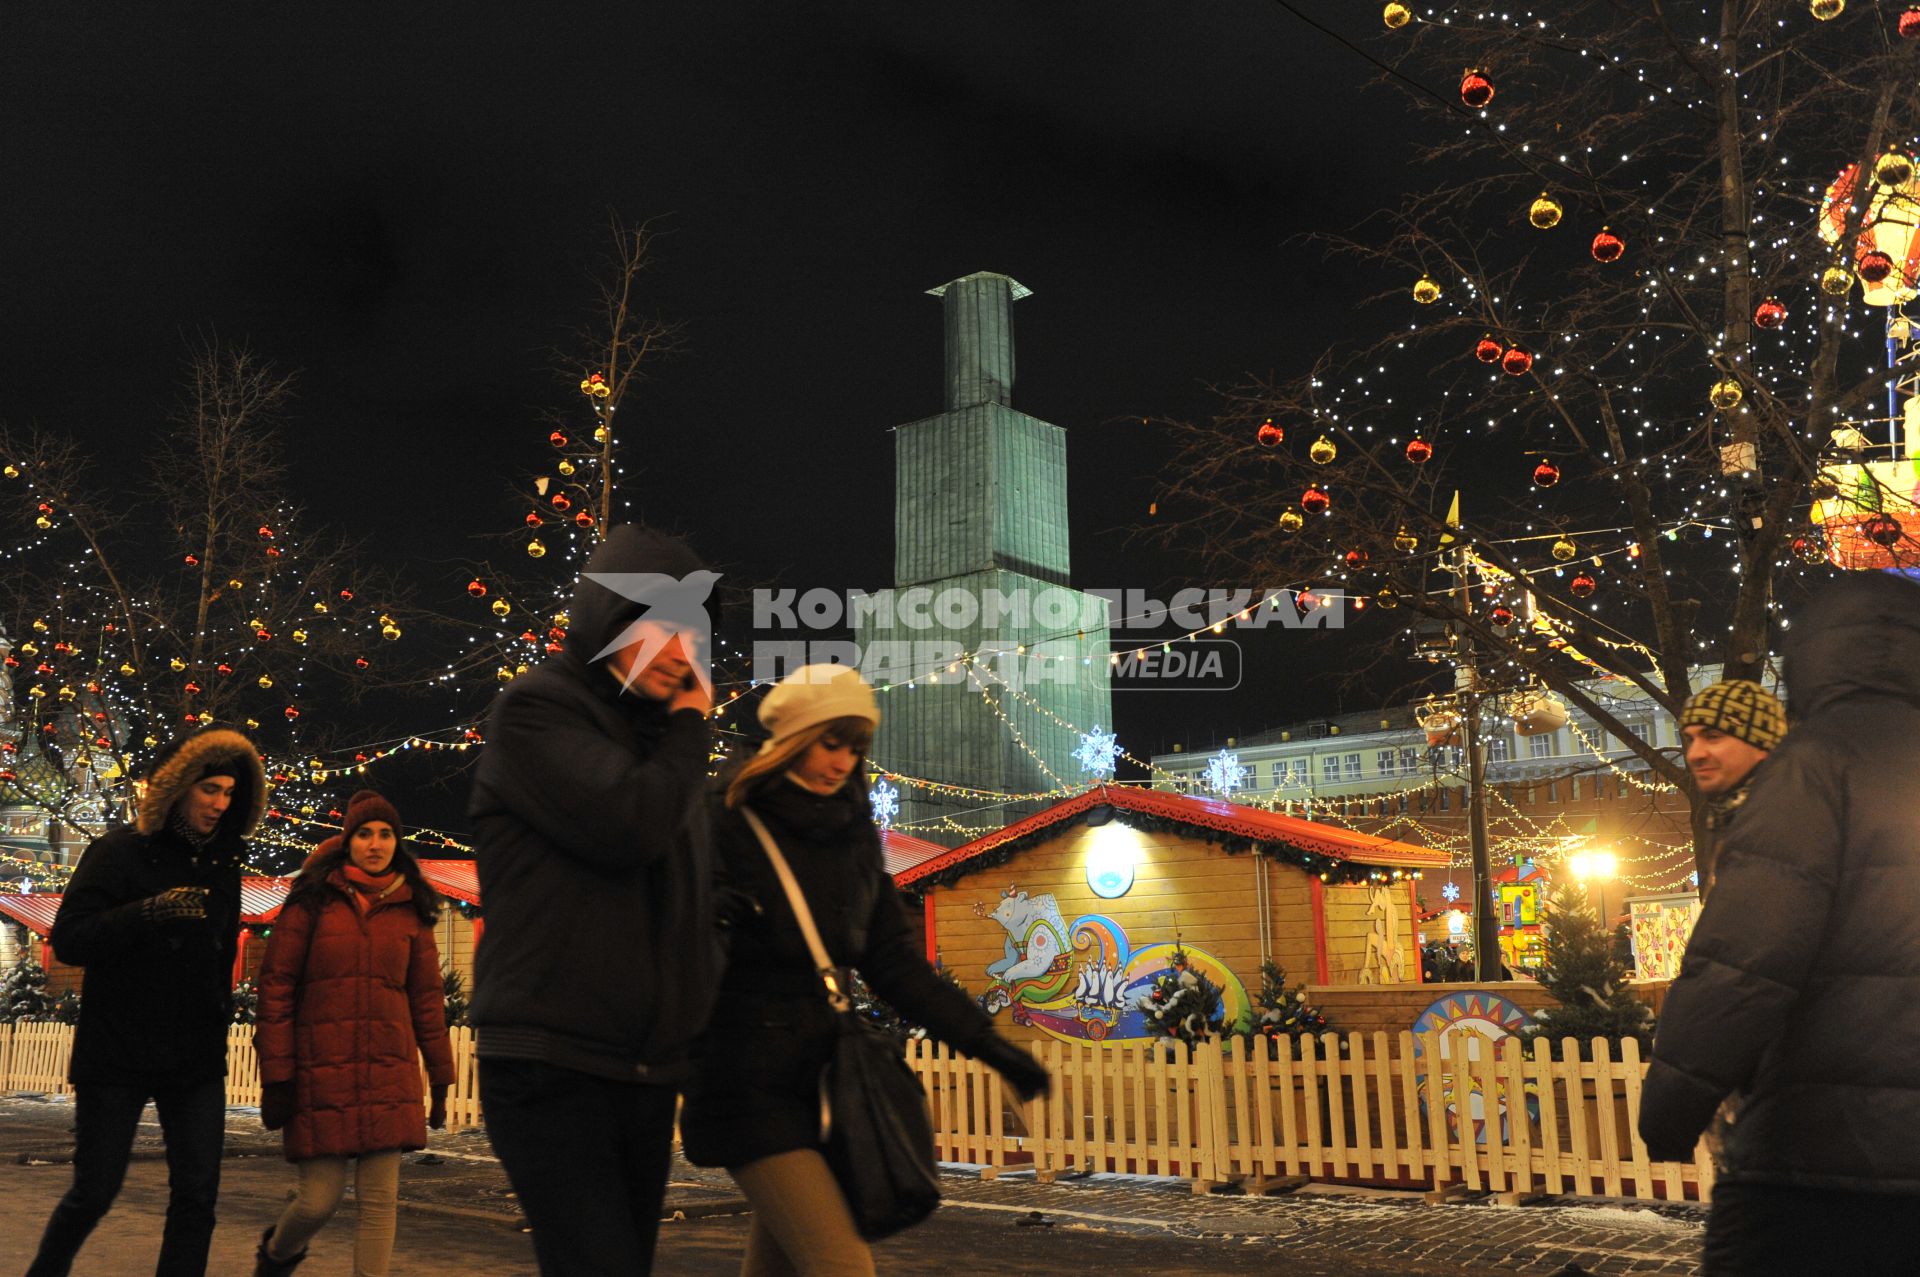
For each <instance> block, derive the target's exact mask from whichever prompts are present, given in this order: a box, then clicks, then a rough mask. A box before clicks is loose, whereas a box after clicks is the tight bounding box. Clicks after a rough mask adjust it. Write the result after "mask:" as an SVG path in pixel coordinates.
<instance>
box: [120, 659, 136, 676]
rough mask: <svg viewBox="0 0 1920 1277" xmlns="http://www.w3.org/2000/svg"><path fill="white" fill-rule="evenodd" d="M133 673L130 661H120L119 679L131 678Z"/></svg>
mask: <svg viewBox="0 0 1920 1277" xmlns="http://www.w3.org/2000/svg"><path fill="white" fill-rule="evenodd" d="M134 673H135V670H134V668H133V662H132V661H122V662H120V677H121V678H132V677H133V676H134Z"/></svg>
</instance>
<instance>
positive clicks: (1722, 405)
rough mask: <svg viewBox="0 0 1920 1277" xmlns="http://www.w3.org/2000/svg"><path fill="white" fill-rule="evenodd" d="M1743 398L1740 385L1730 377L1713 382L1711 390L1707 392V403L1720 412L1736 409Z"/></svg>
mask: <svg viewBox="0 0 1920 1277" xmlns="http://www.w3.org/2000/svg"><path fill="white" fill-rule="evenodd" d="M1743 397H1744V396H1743V393H1742V391H1741V389H1740V383H1739V382H1737V381H1735V380H1734V379H1733V378H1731V377H1722V378H1721V379H1720V380H1718V381H1716V382H1714V383H1713V389H1711V390H1709V391H1708V392H1707V399H1708V401H1709V402H1710V403H1712V404H1713V406H1714V407H1716V408H1718V409H1720V411H1722V412H1725V411H1727V410H1728V409H1730V408H1738V407H1739V406H1740V400H1741V399H1742V398H1743Z"/></svg>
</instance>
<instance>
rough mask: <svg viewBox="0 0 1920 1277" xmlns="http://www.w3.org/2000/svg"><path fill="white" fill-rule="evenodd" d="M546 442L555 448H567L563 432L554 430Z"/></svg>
mask: <svg viewBox="0 0 1920 1277" xmlns="http://www.w3.org/2000/svg"><path fill="white" fill-rule="evenodd" d="M547 442H548V443H550V444H552V445H553V446H554V447H556V448H564V447H566V446H567V436H566V434H565V433H564V432H562V431H559V430H556V431H554V432H553V433H552V434H550V435H548V436H547Z"/></svg>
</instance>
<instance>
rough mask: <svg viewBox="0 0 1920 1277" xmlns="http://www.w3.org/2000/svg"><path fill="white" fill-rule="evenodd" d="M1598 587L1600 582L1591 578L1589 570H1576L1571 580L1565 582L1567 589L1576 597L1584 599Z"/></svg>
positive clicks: (1591, 574)
mask: <svg viewBox="0 0 1920 1277" xmlns="http://www.w3.org/2000/svg"><path fill="white" fill-rule="evenodd" d="M1599 588H1600V582H1598V581H1596V580H1594V579H1593V573H1591V572H1576V573H1575V574H1574V577H1573V580H1571V581H1569V582H1568V583H1567V591H1568V593H1570V594H1572V595H1573V597H1574V598H1576V599H1584V598H1586V597H1587V596H1588V595H1590V594H1592V593H1593V592H1594V591H1595V590H1597V589H1599Z"/></svg>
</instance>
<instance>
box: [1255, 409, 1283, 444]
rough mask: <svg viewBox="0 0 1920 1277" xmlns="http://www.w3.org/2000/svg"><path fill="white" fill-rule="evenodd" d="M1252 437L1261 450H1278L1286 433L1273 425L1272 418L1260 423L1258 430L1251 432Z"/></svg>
mask: <svg viewBox="0 0 1920 1277" xmlns="http://www.w3.org/2000/svg"><path fill="white" fill-rule="evenodd" d="M1253 437H1254V439H1255V440H1256V441H1257V442H1258V443H1259V444H1260V446H1261V447H1262V448H1278V447H1279V446H1280V442H1281V440H1283V439H1285V438H1286V437H1287V432H1286V431H1285V430H1283V429H1282V428H1281V427H1279V426H1276V425H1274V424H1273V418H1272V417H1268V418H1267V419H1266V420H1265V421H1263V422H1261V423H1260V428H1259V429H1258V430H1256V431H1254V432H1253Z"/></svg>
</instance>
